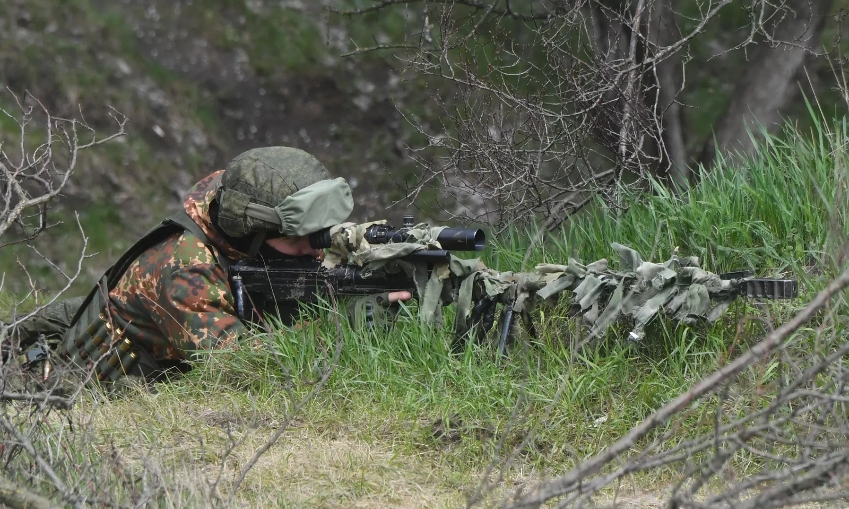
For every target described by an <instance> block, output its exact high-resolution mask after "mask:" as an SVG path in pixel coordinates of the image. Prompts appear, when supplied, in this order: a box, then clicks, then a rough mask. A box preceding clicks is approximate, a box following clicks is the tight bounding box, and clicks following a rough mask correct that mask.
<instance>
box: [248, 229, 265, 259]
mask: <svg viewBox="0 0 849 509" xmlns="http://www.w3.org/2000/svg"><path fill="white" fill-rule="evenodd" d="M264 241H265V230H261V231H258V232H257V233H256V235H254V240H252V241H251V248H250V250H249V251H248V255H250V257H251V258H253V257H254V256H256V254H257V252H259V248H261V247H262V243H263V242H264Z"/></svg>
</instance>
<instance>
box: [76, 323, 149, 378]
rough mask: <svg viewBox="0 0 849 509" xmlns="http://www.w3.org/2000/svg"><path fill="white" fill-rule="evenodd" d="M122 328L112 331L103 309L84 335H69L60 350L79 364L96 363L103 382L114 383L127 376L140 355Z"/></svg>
mask: <svg viewBox="0 0 849 509" xmlns="http://www.w3.org/2000/svg"><path fill="white" fill-rule="evenodd" d="M124 333H125V331H124V330H122V329H121V328H120V327H115V328H114V330H113V325H112V322H110V321H109V320H108V317H107V316H106V313H105V312H103V311H101V312H100V313H98V314H97V317H96V319H94V320H92V321H91V322H90V323H89V325H88V326H87V327H86V328H85V329H84V331H83V334H81V335H79V336H77V337H74V338H69V337H66V338H65V340H64V342H63V344H62V346H61V347H60V349H59V353H61V354H63V355H65V356H66V357H68V358H70V359H71V360H72V361H74V363H76V364H78V365H80V366H86V367H90V366H91V365H92V364H94V366H95V368H94V373H95V375H96V376H97V379H98V380H100V381H102V382H114V381H115V380H117V379H118V378H120V377H121V376H123V375H126V374H128V373H129V372H130V370H131V369H132V368H133V367H135V365H136V364H137V363H138V361H139V354H138V353H137V352H136V351H135V348H133V343H132V341H130V339H129V338H126V337H123V335H124Z"/></svg>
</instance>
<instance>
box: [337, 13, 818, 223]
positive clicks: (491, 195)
mask: <svg viewBox="0 0 849 509" xmlns="http://www.w3.org/2000/svg"><path fill="white" fill-rule="evenodd" d="M732 4H733V8H737V9H740V8H741V6H742V9H741V10H743V11H744V12H745V13H746V15H747V19H748V21H747V23H746V24H745V26H735V27H733V28H732V27H722V26H720V25H719V21H718V18H719V15H720V13H722V12H723V11H724V10H726V9H730V8H732V7H731V6H732ZM830 5H831V0H812V1H808V0H781V1H775V2H773V1H768V0H747V1H745V2H732V1H731V0H700V1H698V2H695V3H693V2H684V1H677V0H610V1H584V0H579V1H568V2H567V1H561V0H534V1H529V2H510V1H503V2H502V1H500V0H493V1H479V0H439V1H423V0H422V1H402V0H375V1H372V2H370V3H367V4H365V6H364V7H362V8H359V9H338V10H336V12H337V13H340V14H344V15H346V16H350V17H351V18H352V21H351V23H356V22H357V18H356V16H366V15H373V13H383V12H386V11H390V10H393V9H394V10H396V11H398V12H401V13H402V14H403V16H404V17H405V19H406V20H407V23H408V25H407V27H408V28H407V31H406V34H405V36H404V38H403V40H396V41H393V40H390V41H388V42H383V41H381V43H379V44H368V43H363V42H361V41H354V44H355V47H354V49H353V50H352V51H351V52H350V53H349V55H350V56H353V55H358V54H361V53H365V52H373V51H382V52H391V54H392V55H393V56H396V57H397V58H398V60H400V61H401V67H402V68H403V70H404V73H405V75H406V76H407V77H408V78H409V79H410V81H411V82H415V83H421V82H422V81H424V82H425V83H427V86H428V88H429V89H430V90H431V91H432V95H433V97H432V99H433V102H434V103H435V104H437V105H438V108H439V110H440V111H439V118H440V120H439V121H438V122H440V124H438V125H435V122H437V121H432V120H423V119H421V118H418V117H416V116H415V115H414V114H412V113H407V118H408V120H409V121H410V123H411V124H412V125H413V126H414V127H415V128H416V129H418V130H419V132H420V134H421V135H422V136H423V137H424V139H426V140H428V141H427V144H426V145H425V146H419V147H411V150H410V154H411V156H412V157H413V158H414V159H415V160H416V162H417V163H418V165H419V167H420V169H421V173H420V175H419V176H418V178H417V179H414V180H413V181H411V182H408V183H407V184H408V187H407V188H406V190H405V191H406V198H407V199H410V200H414V199H415V198H417V197H418V196H419V195H420V194H421V193H422V192H424V191H425V190H428V189H436V190H437V191H438V193H439V194H440V196H442V197H443V200H442V202H441V203H440V205H441V209H442V210H443V211H444V212H445V213H446V214H447V215H449V216H452V218H453V219H456V218H459V219H462V220H465V221H475V222H484V223H488V224H491V225H494V226H496V227H500V228H503V227H506V226H507V225H510V224H516V223H517V222H518V223H519V224H528V223H531V222H534V221H539V222H541V223H542V224H544V225H545V227H546V228H551V227H554V226H556V225H558V224H559V223H560V222H562V221H563V220H564V219H565V218H567V217H568V216H569V215H570V214H572V213H574V212H575V211H577V210H579V209H580V208H581V207H583V206H584V205H585V204H586V203H588V201H589V200H590V199H591V197H592V196H593V195H595V194H599V195H601V196H603V197H604V198H605V199H606V200H607V201H608V202H609V203H613V204H615V203H616V202H617V194H618V192H619V190H621V189H622V188H623V187H626V186H627V187H635V186H637V187H639V186H645V185H646V177H647V176H649V175H654V176H659V177H661V178H668V180H670V181H671V182H675V183H676V184H678V185H682V186H685V185H687V184H688V183H689V182H690V181H691V180H692V178H693V175H692V174H691V173H690V170H689V167H690V166H691V165H692V164H694V163H696V162H699V158H701V161H702V162H705V163H709V162H710V161H712V158H713V154H714V152H715V150H717V149H718V150H723V151H725V150H729V149H732V148H733V149H737V150H743V151H746V150H748V147H749V146H748V145H746V141H747V140H748V136H747V135H746V131H745V129H746V126H747V125H749V127H751V123H752V122H755V121H759V122H761V123H763V124H764V125H767V126H768V129H773V126H772V122H773V120H775V114H776V113H775V112H776V111H778V110H780V109H781V108H782V107H784V106H786V105H787V103H788V100H789V96H788V94H789V92H787V93H785V91H786V90H788V89H790V90H793V91H795V89H796V88H798V87H797V86H796V85H795V80H794V76H795V73H796V72H797V70H798V69H800V68H801V66H802V65H803V62H804V60H805V58H806V56H807V55H808V54H809V53H811V51H812V50H815V49H817V48H818V47H819V42H818V41H819V34H820V32H821V29H822V19H823V18H824V15H825V13H827V12H828V10H829V7H830ZM723 30H724V31H725V32H733V33H734V34H735V35H733V36H732V37H730V38H728V37H726V38H723V37H716V38H715V40H718V41H720V45H722V44H725V47H722V48H717V49H716V52H718V53H719V54H724V53H726V52H729V51H736V50H743V51H748V49H747V48H749V47H750V46H752V47H754V44H755V43H762V44H760V46H763V47H764V48H765V49H764V50H762V51H760V52H757V53H755V52H752V54H753V57H752V61H751V63H750V64H748V65H747V66H746V67H747V68H748V69H751V72H750V73H749V74H748V75H747V76H746V77H745V78H742V79H739V80H735V78H733V77H729V80H735V81H738V84H737V90H736V91H735V92H734V97H735V98H736V97H744V98H745V103H743V105H742V106H741V105H740V104H737V103H736V102H735V103H734V104H732V105H729V112H727V113H726V115H724V116H723V118H722V119H721V122H725V124H727V126H725V124H721V125H723V126H724V127H722V129H721V130H720V131H718V132H716V137H717V140H718V141H719V142H720V144H719V145H718V146H714V144H713V138H712V137H711V139H709V140H703V141H702V142H701V143H700V144H699V146H698V150H695V151H694V150H692V149H688V145H693V143H692V135H690V133H688V131H687V130H686V129H685V126H684V124H683V116H682V115H683V113H682V111H683V108H684V106H685V105H684V104H682V99H681V98H682V93H683V91H684V89H685V87H687V86H688V82H687V70H688V68H692V67H693V66H694V65H702V64H704V62H703V61H693V58H694V57H693V54H694V52H693V51H692V47H693V43H694V41H696V40H697V39H698V38H699V37H701V36H703V34H705V33H708V32H713V33H716V32H717V31H723ZM358 42H359V44H358ZM764 90H770V92H769V94H764V93H763V91H764ZM773 91H775V92H774V93H773ZM758 94H759V96H758V97H756V95H758ZM767 96H769V97H767ZM779 96H780V97H779ZM785 96H787V97H785ZM735 105H736V106H735ZM694 106H696V107H698V106H699V105H694ZM401 111H402V113H404V110H403V108H401ZM746 112H748V113H746ZM744 113H745V114H744ZM746 115H748V117H746ZM744 117H746V118H744ZM726 119H727V121H726ZM747 122H748V124H747ZM688 138H690V139H688ZM702 145H705V149H704V150H702V149H701V146H702ZM699 152H703V153H704V155H700V154H699ZM544 229H545V228H544Z"/></svg>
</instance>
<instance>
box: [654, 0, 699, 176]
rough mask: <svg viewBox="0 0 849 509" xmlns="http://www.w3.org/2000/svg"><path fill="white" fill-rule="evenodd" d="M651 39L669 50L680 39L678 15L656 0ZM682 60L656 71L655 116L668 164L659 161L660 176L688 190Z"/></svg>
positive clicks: (660, 65)
mask: <svg viewBox="0 0 849 509" xmlns="http://www.w3.org/2000/svg"><path fill="white" fill-rule="evenodd" d="M651 30H652V39H653V41H652V42H654V43H655V44H657V45H658V46H660V47H664V46H669V45H671V44H673V43H674V42H675V41H677V40H678V39H680V37H681V33H680V31H679V30H678V23H677V21H676V19H675V12H674V11H673V10H672V7H671V5H670V2H669V0H657V1H655V3H654V6H653V11H652V27H651ZM681 69H682V68H681V57H680V56H679V55H678V54H677V53H676V54H674V55H672V56H670V57H669V58H667V59H665V60H663V61H661V62H659V63H658V64H657V66H656V67H655V69H654V75H655V76H654V79H655V82H656V83H657V86H658V87H659V94H658V97H657V101H658V104H657V105H656V107H655V112H656V113H655V114H656V115H657V116H658V117H659V118H660V121H661V129H662V133H661V134H662V140H663V144H664V149H665V150H658V153H659V154H665V155H666V156H667V159H666V160H661V161H660V167H659V169H658V175H661V176H662V175H663V174H666V175H667V176H668V177H669V178H670V179H671V180H672V181H673V182H675V183H676V184H678V185H680V186H686V185H687V184H688V182H689V180H690V168H689V166H688V165H687V149H686V140H685V138H684V122H683V112H682V109H683V108H682V107H681V104H680V103H679V102H678V93H679V92H680V89H681V84H682V83H681V82H682V78H681V72H682V71H681Z"/></svg>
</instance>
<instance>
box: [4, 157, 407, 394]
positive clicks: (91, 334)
mask: <svg viewBox="0 0 849 509" xmlns="http://www.w3.org/2000/svg"><path fill="white" fill-rule="evenodd" d="M352 208H353V199H352V197H351V189H350V187H349V186H348V184H347V182H345V180H344V179H342V178H336V179H332V178H331V177H330V174H329V173H328V171H327V169H325V167H324V166H323V165H322V164H321V163H320V162H319V161H318V160H317V159H316V158H314V157H313V156H311V155H310V154H308V153H306V152H304V151H302V150H298V149H295V148H288V147H268V148H259V149H254V150H249V151H247V152H245V153H243V154H241V155H239V156H238V157H236V158H235V159H233V160H232V161H231V162H230V163H229V164H228V165H227V167H226V169H225V170H223V171H218V172H215V173H213V174H211V175H209V176H208V177H206V178H204V179H203V180H201V181H200V182H198V183H197V184H196V185H195V186H194V187H193V188H192V189H191V190H190V191H189V193H188V195H187V196H186V198H185V201H184V203H183V209H184V210H183V211H181V212H180V213H178V214H176V215H174V216H172V217H170V218H168V219H166V220H165V221H163V223H162V224H160V225H159V226H157V227H156V228H154V229H153V230H152V231H151V232H149V233H148V234H147V235H145V236H144V237H143V238H142V239H141V240H140V241H138V242H137V243H136V244H135V245H134V246H133V247H132V248H130V250H128V251H127V252H126V253H125V254H124V255H123V256H122V257H121V258H120V259H119V260H118V262H117V263H116V264H115V265H113V266H112V267H111V268H110V269H109V270H108V271H107V272H106V274H105V275H104V277H103V278H102V279H101V281H100V283H99V284H98V285H97V287H96V288H95V289H94V290H92V292H91V293H90V294H89V295H88V296H87V297H85V298H78V299H69V300H68V301H65V302H61V303H57V304H55V305H53V306H50V307H49V308H48V309H46V310H45V311H44V312H42V313H40V315H39V316H38V317H36V318H34V319H32V320H30V321H28V322H26V323H24V324H22V325H21V326H20V327H18V330H17V333H16V335H17V337H18V338H22V344H24V343H26V342H27V339H31V338H33V337H36V336H37V335H38V334H41V335H43V336H46V337H47V338H49V339H53V340H54V341H56V340H58V341H60V342H61V345H60V347H59V351H60V353H63V354H65V355H67V356H69V357H72V358H74V359H75V360H76V361H77V362H78V363H81V362H80V361H82V363H85V362H92V361H96V360H97V358H98V357H100V358H101V361H100V363H99V364H98V370H97V371H98V376H99V377H100V378H101V379H103V380H109V379H116V378H117V377H118V376H119V375H120V374H121V372H122V371H127V374H132V375H139V376H142V377H144V378H145V379H147V380H155V379H158V378H160V377H162V375H163V374H164V373H166V372H168V371H169V370H172V369H176V370H179V371H185V370H186V369H188V368H189V366H190V365H189V363H188V362H187V361H189V360H191V359H192V358H193V353H194V352H197V351H200V350H208V349H212V348H233V347H235V345H236V342H237V340H238V338H239V336H240V335H241V334H242V333H244V332H245V331H246V327H245V325H244V324H243V323H242V322H241V320H240V319H239V317H238V316H237V314H236V311H235V308H234V302H233V294H232V292H231V290H230V286H229V281H228V277H227V276H228V275H227V270H228V267H229V265H230V263H231V262H233V261H236V260H239V259H241V258H245V257H249V256H255V255H257V253H261V252H263V251H266V252H269V250H272V251H271V252H277V253H282V254H285V255H290V256H315V257H320V256H321V251H319V250H317V249H313V248H312V247H311V246H310V244H309V242H308V240H307V237H306V236H307V235H308V234H310V233H313V232H316V231H318V230H320V229H322V228H326V227H328V226H332V225H334V224H337V223H341V222H344V221H345V220H346V219H347V217H348V215H349V214H350V213H351V210H352ZM409 298H411V295H410V293H409V292H393V293H390V294H388V296H387V298H386V299H384V301H388V302H391V303H394V302H398V301H401V300H407V299H409ZM110 343H111V344H112V345H115V346H116V349H115V352H117V353H114V354H113V355H112V359H111V360H112V362H111V363H110V362H109V359H105V357H109V356H108V355H107V356H103V352H106V351H107V350H108V347H109V344H110ZM30 358H32V356H30ZM110 364H111V365H110ZM121 367H123V369H121Z"/></svg>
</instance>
